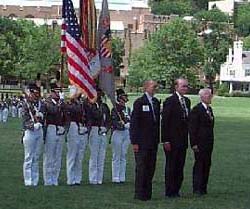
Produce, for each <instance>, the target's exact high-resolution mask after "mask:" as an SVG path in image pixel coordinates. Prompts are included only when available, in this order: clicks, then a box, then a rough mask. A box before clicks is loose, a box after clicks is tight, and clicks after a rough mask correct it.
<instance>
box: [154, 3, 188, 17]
mask: <svg viewBox="0 0 250 209" xmlns="http://www.w3.org/2000/svg"><path fill="white" fill-rule="evenodd" d="M151 9H152V13H154V14H159V15H171V14H176V15H181V16H182V15H190V14H191V13H192V4H191V2H190V1H181V0H178V1H154V2H153V3H152V8H151Z"/></svg>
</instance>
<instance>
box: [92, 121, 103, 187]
mask: <svg viewBox="0 0 250 209" xmlns="http://www.w3.org/2000/svg"><path fill="white" fill-rule="evenodd" d="M89 147H90V159H89V182H90V184H102V181H103V170H104V162H105V155H106V147H107V136H103V135H99V134H98V127H97V126H92V127H91V131H90V135H89Z"/></svg>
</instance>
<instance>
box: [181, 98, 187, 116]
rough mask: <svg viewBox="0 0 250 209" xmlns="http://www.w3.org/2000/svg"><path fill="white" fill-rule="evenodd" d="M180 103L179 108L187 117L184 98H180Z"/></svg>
mask: <svg viewBox="0 0 250 209" xmlns="http://www.w3.org/2000/svg"><path fill="white" fill-rule="evenodd" d="M180 102H181V107H182V109H183V111H184V114H185V116H186V117H188V109H187V106H186V102H185V99H184V97H181V99H180Z"/></svg>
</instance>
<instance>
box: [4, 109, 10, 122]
mask: <svg viewBox="0 0 250 209" xmlns="http://www.w3.org/2000/svg"><path fill="white" fill-rule="evenodd" d="M8 115H9V110H8V108H4V109H3V122H4V123H6V122H7V120H8Z"/></svg>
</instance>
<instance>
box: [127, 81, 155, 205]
mask: <svg viewBox="0 0 250 209" xmlns="http://www.w3.org/2000/svg"><path fill="white" fill-rule="evenodd" d="M156 88H157V83H156V82H155V81H152V80H150V81H146V82H145V83H144V91H145V93H144V95H143V96H142V97H140V98H138V99H137V100H136V101H135V102H134V105H133V112H132V115H131V121H130V139H131V143H132V145H133V151H134V154H135V163H136V170H135V172H136V173H135V196H134V198H135V199H139V200H142V201H146V200H150V199H151V196H152V179H153V176H154V172H155V164H156V156H157V147H158V143H159V124H160V102H159V101H158V100H157V99H156V98H155V97H154V94H155V91H156Z"/></svg>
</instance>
